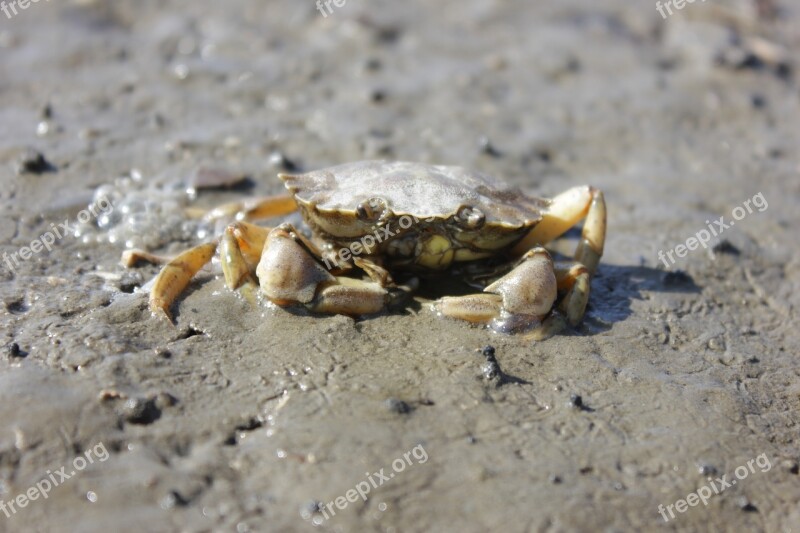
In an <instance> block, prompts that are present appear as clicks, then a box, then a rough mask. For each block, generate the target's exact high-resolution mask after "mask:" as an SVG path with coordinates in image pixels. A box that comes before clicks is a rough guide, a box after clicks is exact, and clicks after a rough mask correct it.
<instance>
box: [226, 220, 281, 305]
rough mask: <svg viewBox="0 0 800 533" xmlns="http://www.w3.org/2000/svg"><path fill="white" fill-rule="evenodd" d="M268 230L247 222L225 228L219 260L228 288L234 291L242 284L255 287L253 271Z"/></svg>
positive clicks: (236, 223)
mask: <svg viewBox="0 0 800 533" xmlns="http://www.w3.org/2000/svg"><path fill="white" fill-rule="evenodd" d="M270 230H271V228H265V227H262V226H256V225H254V224H248V223H247V222H234V223H232V224H229V225H228V227H226V228H225V232H224V233H223V235H222V243H221V244H222V246H221V249H220V259H221V262H222V273H223V274H224V275H225V284H226V285H227V286H228V288H230V289H231V290H236V289H238V288H239V287H240V286H242V285H243V284H246V285H247V286H248V287H255V286H256V283H255V280H254V279H253V271H254V270H255V267H256V265H257V264H258V261H259V259H260V258H261V254H262V253H263V250H264V246H265V243H266V241H267V235H269V232H270Z"/></svg>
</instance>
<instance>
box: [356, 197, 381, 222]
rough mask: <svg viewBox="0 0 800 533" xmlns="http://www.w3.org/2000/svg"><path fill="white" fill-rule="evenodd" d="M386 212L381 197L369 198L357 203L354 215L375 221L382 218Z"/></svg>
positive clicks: (368, 220)
mask: <svg viewBox="0 0 800 533" xmlns="http://www.w3.org/2000/svg"><path fill="white" fill-rule="evenodd" d="M386 212H387V208H386V202H385V201H384V199H383V198H370V199H369V200H366V201H364V202H361V203H360V204H358V207H356V215H358V218H360V219H361V220H364V221H367V222H375V221H377V220H379V219H380V218H382V217H383V216H384V214H385V213H386Z"/></svg>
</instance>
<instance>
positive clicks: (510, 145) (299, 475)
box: [0, 0, 800, 532]
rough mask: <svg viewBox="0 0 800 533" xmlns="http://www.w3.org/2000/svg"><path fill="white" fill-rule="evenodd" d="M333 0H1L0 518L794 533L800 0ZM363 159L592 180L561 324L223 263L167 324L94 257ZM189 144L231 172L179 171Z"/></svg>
mask: <svg viewBox="0 0 800 533" xmlns="http://www.w3.org/2000/svg"><path fill="white" fill-rule="evenodd" d="M331 6H332V7H333V10H332V12H331V13H329V14H328V16H326V17H325V16H323V15H322V14H321V13H320V12H319V11H317V10H316V9H315V6H314V4H313V3H312V2H269V3H261V2H252V1H247V2H245V1H232V2H225V3H224V4H223V3H221V2H211V1H207V0H203V1H188V0H185V1H168V2H158V3H156V2H136V3H134V2H112V1H110V0H109V1H91V0H89V1H81V2H49V3H45V2H39V3H36V4H30V5H29V7H28V8H27V9H24V10H20V11H19V13H18V14H17V15H14V16H13V17H11V18H8V17H7V16H5V15H3V14H2V13H1V12H0V98H2V100H0V101H2V105H0V124H2V125H3V127H2V128H0V183H2V185H3V187H0V203H2V214H0V222H2V223H0V254H8V255H4V256H3V261H2V262H0V277H2V284H0V297H2V303H3V307H2V313H0V323H2V332H3V337H4V339H3V345H4V355H3V357H0V428H2V432H0V501H2V502H5V503H6V504H7V503H8V502H14V503H15V504H16V507H15V508H14V509H15V510H14V511H13V512H11V511H9V513H8V514H9V516H8V517H7V516H5V515H4V514H2V513H4V511H3V510H2V509H0V531H10V532H11V531H63V530H76V531H77V530H80V531H89V532H91V531H108V530H114V531H140V530H148V531H308V530H312V529H314V527H318V528H319V529H322V530H331V531H342V532H345V531H386V532H392V531H393V532H405V531H490V530H495V531H501V530H502V531H511V532H514V531H520V532H521V531H576V530H578V531H598V530H604V531H628V530H631V531H633V530H638V531H648V530H659V531H662V530H666V531H708V530H718V531H744V530H754V531H774V532H789V531H797V529H798V528H800V507H799V506H798V501H800V477H799V476H798V461H800V445H799V443H798V435H799V434H800V371H798V368H800V366H799V365H798V353H797V348H798V340H800V339H799V337H800V334H798V331H797V328H796V324H797V309H798V303H800V297H799V296H798V293H799V292H800V247H799V246H798V236H797V231H796V227H795V226H796V223H797V205H798V200H800V179H798V177H800V159H798V153H797V147H798V146H800V142H799V141H800V129H798V127H797V126H798V124H800V109H799V108H800V97H799V96H798V95H800V91H799V90H798V85H797V72H796V69H797V63H796V58H797V56H798V52H799V51H800V30H799V29H798V28H800V24H798V21H800V4H799V3H798V2H796V1H792V2H780V3H778V6H777V11H774V12H773V10H772V9H771V7H770V6H772V3H771V2H766V1H765V2H758V3H754V2H749V1H747V2H745V1H738V2H723V1H716V0H714V1H709V2H705V3H694V4H686V5H685V7H684V8H683V9H681V10H676V11H675V12H674V14H673V15H671V16H667V18H666V19H665V18H662V16H661V15H660V14H659V12H658V11H657V9H656V8H655V4H654V3H650V2H644V3H640V5H635V6H634V5H633V4H632V3H631V2H624V1H622V0H613V1H608V2H588V1H583V0H582V1H569V2H558V3H556V2H549V3H546V4H545V3H542V4H539V3H537V4H533V3H531V2H524V1H522V0H519V1H514V2H499V1H491V0H461V1H458V2H455V1H445V2H437V3H436V6H437V7H433V3H425V2H421V1H418V2H403V3H398V2H386V1H383V2H369V3H362V2H356V1H355V0H348V1H347V2H346V3H344V4H343V5H342V6H341V7H336V6H335V5H334V4H331ZM757 6H760V8H758V7H757ZM372 158H388V159H399V160H411V161H422V162H427V163H438V164H453V165H462V166H466V167H469V168H474V169H476V170H480V171H482V172H485V173H487V174H491V175H494V176H498V177H500V178H502V179H504V180H506V181H508V182H509V183H511V184H513V185H517V186H520V187H522V188H523V189H524V190H525V191H527V192H529V193H531V194H538V195H542V196H547V197H550V196H553V195H555V194H558V193H559V192H561V191H563V190H565V189H567V188H569V187H572V186H576V185H582V184H592V185H594V186H596V187H598V188H600V189H602V190H603V191H604V193H605V197H606V201H607V203H608V207H609V218H608V238H607V241H606V248H605V255H604V257H603V261H602V264H601V266H600V269H599V272H598V274H597V276H596V277H595V279H594V281H593V286H592V295H591V301H590V304H589V308H588V311H587V315H586V318H585V320H584V321H583V323H582V324H580V325H579V326H578V327H577V328H575V329H574V330H571V331H568V332H566V333H564V334H561V335H558V336H556V337H554V338H552V339H549V340H546V341H543V342H529V341H523V340H522V339H520V338H519V337H514V336H504V335H498V334H494V333H492V332H490V331H488V330H486V329H481V328H475V327H470V326H469V325H466V324H464V323H461V322H457V321H449V320H441V319H438V318H437V317H436V316H435V315H434V314H433V313H432V312H431V310H430V309H429V306H428V305H427V302H428V301H429V300H430V299H431V298H433V297H435V296H436V292H435V288H434V289H432V288H431V287H428V288H427V289H426V290H425V291H423V292H422V293H421V294H420V295H419V297H418V298H417V299H416V300H415V301H414V302H413V303H412V304H411V305H409V306H408V307H407V309H406V310H405V311H404V312H399V313H393V314H387V315H383V316H379V317H374V318H369V319H365V320H358V321H354V320H353V319H350V318H347V317H342V316H334V317H319V316H311V315H309V314H307V313H299V312H295V313H291V312H288V311H286V310H282V309H279V308H276V307H274V306H268V305H262V306H260V307H258V308H253V307H252V306H251V305H250V304H249V303H248V302H247V301H245V300H244V299H242V298H240V297H239V296H237V295H236V294H234V293H232V292H230V291H228V290H227V289H225V287H224V281H223V279H222V277H221V276H220V275H219V267H218V265H213V266H212V267H211V268H209V269H208V270H207V271H205V272H203V273H201V275H200V276H199V277H198V279H197V281H196V282H195V283H193V284H192V285H191V287H190V289H189V290H188V291H187V293H186V294H185V296H184V297H183V298H182V299H181V300H180V301H179V302H178V304H177V305H176V307H175V310H176V325H175V326H172V325H170V324H168V323H166V322H164V321H159V320H156V319H154V318H152V317H151V316H150V313H149V310H148V309H147V294H146V292H147V291H146V283H147V282H148V281H149V280H150V279H152V277H153V276H154V275H155V274H156V272H157V271H158V268H157V267H155V266H147V265H145V266H140V267H137V268H135V269H132V270H126V269H124V268H123V267H122V266H120V265H119V257H120V254H121V253H122V251H123V250H124V249H125V246H126V242H127V241H129V240H130V241H131V242H130V244H135V245H137V246H147V247H149V248H151V249H152V250H153V251H156V252H160V253H166V254H171V253H176V252H178V251H180V250H183V249H186V248H187V247H189V246H191V245H193V244H195V243H197V242H200V241H199V240H198V239H197V238H196V230H197V226H196V224H193V223H191V222H189V223H187V224H184V222H185V219H184V218H183V216H182V215H181V212H182V210H183V209H184V208H186V207H200V208H207V207H210V206H214V205H218V204H220V203H224V202H228V201H232V200H235V199H237V198H241V197H243V196H248V195H258V194H273V193H277V192H280V191H281V189H282V185H281V184H280V183H279V181H278V180H277V179H276V177H275V176H276V174H277V173H278V172H280V171H282V170H285V169H286V168H287V167H291V168H296V169H299V170H311V169H316V168H322V167H325V166H328V165H333V164H338V163H342V162H347V161H354V160H361V159H372ZM203 169H206V170H207V169H222V170H223V171H225V172H227V173H230V174H231V176H238V175H241V176H247V177H248V181H247V182H245V183H244V184H241V185H239V186H238V187H236V188H234V189H231V190H201V191H199V192H198V193H197V195H196V197H189V196H187V195H186V194H185V185H186V184H187V183H189V182H190V181H191V179H192V177H193V176H196V174H197V173H198V171H202V170H203ZM98 191H99V192H98ZM104 193H106V194H109V195H110V198H113V199H114V202H115V208H114V213H113V214H112V215H109V216H110V217H111V218H109V219H107V220H106V219H102V216H101V215H102V213H98V216H97V217H95V216H94V214H92V216H91V217H89V219H88V220H87V221H86V224H82V225H81V224H79V217H81V215H80V213H81V211H82V210H85V209H87V207H88V206H89V205H90V204H91V203H92V201H93V198H95V199H96V198H97V197H99V196H100V195H102V194H104ZM759 193H760V194H761V198H762V199H763V200H764V202H763V203H762V202H761V200H758V199H756V198H755V197H756V195H758V194H759ZM748 201H749V202H750V203H749V206H750V207H751V208H753V209H752V212H747V213H746V215H745V216H743V217H742V218H741V219H739V220H735V215H736V214H741V211H736V212H734V210H735V209H736V208H737V207H744V206H745V202H748ZM123 206H127V207H129V208H130V209H131V213H124V212H123ZM759 206H765V207H763V209H762V208H760V207H759ZM135 213H144V215H141V216H138V217H134V218H133V219H130V216H131V215H133V214H135ZM87 216H88V215H87ZM116 216H118V217H119V218H118V219H117V218H113V217H116ZM721 216H722V217H724V220H725V224H726V225H729V227H727V228H726V229H724V231H723V233H722V234H719V235H717V236H714V237H713V239H711V241H710V243H709V246H708V248H707V249H704V248H703V247H698V246H697V245H696V244H695V247H696V248H697V249H695V250H692V251H688V247H691V243H689V242H688V239H689V238H692V237H697V236H698V234H699V232H700V231H701V230H706V229H707V228H709V224H710V225H711V226H712V227H714V228H717V226H716V224H715V223H714V221H716V220H718V219H719V217H721ZM84 218H86V217H84ZM707 221H708V222H707ZM732 221H733V222H735V224H729V223H730V222H732ZM65 222H66V224H67V226H80V228H79V232H80V233H81V237H79V238H76V237H74V236H73V235H68V236H64V237H63V238H58V239H53V241H54V242H53V243H52V244H50V245H49V246H50V248H51V249H50V250H47V249H46V248H44V246H43V245H42V246H41V247H40V246H38V245H33V244H32V243H33V241H34V240H40V236H43V235H44V234H45V233H47V232H48V231H53V228H54V227H55V228H57V227H58V225H59V224H62V223H65ZM51 224H53V226H51ZM98 224H100V225H102V226H103V227H98ZM72 229H73V230H75V229H76V228H72ZM709 231H710V230H709ZM570 237H571V238H570V239H567V242H564V243H558V244H557V245H556V246H555V247H554V249H556V250H558V251H561V252H563V253H570V251H571V250H572V249H573V248H574V245H575V239H574V238H572V237H574V236H573V235H570ZM110 241H113V242H110ZM40 242H41V240H40ZM679 245H681V246H687V248H686V249H681V250H678V249H677V247H678V246H679ZM34 246H36V247H37V248H41V249H40V250H39V251H38V252H35V253H34V251H33V250H31V251H30V257H29V258H28V259H27V260H23V259H22V258H21V256H17V257H19V258H20V263H19V266H16V265H15V267H14V268H13V269H9V268H8V263H7V262H6V260H5V258H6V257H11V256H12V255H13V254H14V253H17V254H19V253H20V250H21V249H22V248H23V247H28V248H32V247H34ZM659 251H663V252H668V251H671V252H673V257H675V259H676V261H675V263H674V264H668V265H665V263H664V261H662V260H660V259H659V254H658V253H659ZM26 255H27V254H26ZM679 255H685V257H678V256H679ZM12 261H13V259H12ZM667 262H668V263H670V261H669V259H667ZM143 286H144V287H145V289H142V287H143ZM486 346H492V347H493V348H494V353H495V359H496V366H494V367H492V365H491V362H490V361H487V357H486V356H485V355H484V354H483V353H482V350H483V349H484V347H486ZM487 364H489V366H490V368H488V369H487V368H486V365H487ZM87 450H94V451H95V453H94V455H93V458H94V459H95V460H94V461H93V462H91V463H88V464H85V465H83V466H84V467H83V468H80V466H81V464H82V463H81V461H77V459H79V458H80V457H87V456H86V455H85V454H84V452H85V451H87ZM103 450H107V452H108V453H107V455H104V454H102V453H101V452H102V451H103ZM103 457H105V459H102V458H103ZM101 459H102V460H101ZM748 462H750V466H749V467H748V466H747V465H748ZM401 466H402V468H400V467H401ZM62 467H66V469H65V470H64V472H65V473H66V474H69V473H70V472H73V471H74V475H70V476H69V478H68V479H63V480H61V479H59V478H49V475H50V474H51V473H54V472H56V471H59V469H61V468H62ZM395 467H397V468H395ZM742 467H744V470H742V469H741V468H742ZM378 473H381V475H380V476H378V475H377V474H378ZM390 474H394V476H393V477H392V476H390ZM740 474H741V476H740ZM53 475H55V474H53ZM723 476H726V477H725V481H726V483H730V486H728V487H724V485H723V484H722V483H721V481H717V480H720V478H722V477H723ZM43 479H54V480H55V481H59V483H58V484H57V485H56V486H54V487H52V489H51V490H50V491H49V493H48V494H47V498H44V497H42V494H41V493H40V492H38V493H37V491H38V490H39V489H36V490H34V491H33V492H30V493H29V490H30V489H31V488H35V487H37V485H36V484H37V483H41V481H42V480H43ZM55 481H54V482H53V484H55ZM733 481H736V483H735V484H734V483H733ZM365 482H368V485H367V486H368V487H369V493H368V494H367V495H366V501H365V500H364V499H363V498H362V497H361V496H360V495H359V493H358V492H357V491H358V490H361V491H362V492H364V491H365V490H366V489H365V488H364V486H365V485H364V483H365ZM42 488H43V487H42ZM709 489H711V490H712V492H713V494H711V495H710V496H707V497H706V498H705V501H706V503H705V504H704V503H703V502H702V501H701V502H698V500H697V498H694V497H691V496H690V494H691V493H697V494H699V495H705V494H706V493H707V492H708V491H709ZM348 491H350V492H348ZM24 494H30V495H31V496H34V495H35V496H36V498H37V499H36V500H33V501H26V499H25V498H27V496H26V497H25V498H23V499H22V500H19V501H23V502H25V507H22V506H21V504H18V503H17V501H18V499H17V498H18V495H24ZM348 497H349V498H350V500H349V501H348ZM337 498H338V504H337ZM678 500H688V503H684V504H681V503H680V502H678ZM676 502H677V503H676ZM692 502H694V505H692V506H689V504H691V503H692ZM659 505H662V506H664V511H662V512H660V511H659ZM676 505H677V507H676ZM668 506H672V507H671V511H668V510H667V507H668ZM681 509H683V512H680V510H681ZM334 512H335V515H334V514H333V513H334ZM669 512H672V513H673V514H674V518H673V517H671V516H670V515H669ZM665 516H666V517H667V519H668V521H666V522H665V519H664V517H665Z"/></svg>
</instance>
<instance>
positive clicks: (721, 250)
mask: <svg viewBox="0 0 800 533" xmlns="http://www.w3.org/2000/svg"><path fill="white" fill-rule="evenodd" d="M712 250H713V251H714V253H715V254H728V255H739V254H740V253H741V252H740V251H739V249H738V248H737V247H736V246H734V245H733V244H731V242H730V241H729V240H727V239H723V240H721V241H720V242H718V243H717V244H716V245H714V247H713V248H712Z"/></svg>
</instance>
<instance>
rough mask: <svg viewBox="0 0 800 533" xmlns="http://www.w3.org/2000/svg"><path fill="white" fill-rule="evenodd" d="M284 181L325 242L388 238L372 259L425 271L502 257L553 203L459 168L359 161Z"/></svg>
mask: <svg viewBox="0 0 800 533" xmlns="http://www.w3.org/2000/svg"><path fill="white" fill-rule="evenodd" d="M279 177H280V178H281V179H282V180H283V182H284V184H285V185H286V188H287V189H288V190H289V191H290V192H291V193H292V194H293V195H294V199H295V201H296V202H297V205H298V208H299V210H300V212H301V214H302V216H303V218H304V220H305V222H306V224H308V226H309V227H310V228H311V230H312V232H313V233H314V235H315V237H317V238H318V239H321V240H322V241H324V242H326V243H330V244H332V245H334V246H339V247H346V246H348V245H349V244H350V243H352V242H355V241H358V240H361V239H363V238H364V237H365V236H367V235H373V236H376V237H379V236H380V235H384V236H388V238H386V239H383V240H379V241H378V243H377V246H376V247H375V248H374V249H371V250H370V252H369V255H373V256H375V255H377V256H381V257H382V258H384V259H385V260H386V261H387V262H388V263H390V264H392V265H394V266H403V265H405V266H408V267H416V268H422V269H433V270H441V269H443V268H447V267H448V266H450V264H451V263H452V262H453V261H471V260H476V259H481V258H486V257H490V256H493V255H496V254H499V253H501V252H503V251H505V250H507V249H508V248H510V247H511V246H513V245H514V244H515V243H516V242H518V241H519V240H520V239H522V238H523V237H524V236H525V235H526V234H527V233H528V232H529V231H530V230H531V229H532V228H533V227H534V226H535V225H536V224H537V223H538V222H539V221H541V220H542V215H543V212H544V211H546V208H547V207H548V206H549V205H550V201H549V200H545V199H541V198H534V197H530V196H527V195H525V194H524V193H522V192H521V191H519V190H516V189H509V188H508V187H507V186H506V185H504V184H503V183H502V182H500V181H498V180H496V179H494V178H492V177H490V176H487V175H485V174H481V173H477V172H473V171H470V170H467V169H464V168H461V167H456V166H439V165H425V164H420V163H410V162H403V161H399V162H387V161H359V162H355V163H348V164H344V165H339V166H335V167H329V168H325V169H321V170H315V171H312V172H308V173H306V174H300V175H287V174H281V175H280V176H279ZM412 222H413V223H412ZM384 228H385V229H384ZM376 229H377V230H382V231H377V232H376ZM386 229H388V231H386Z"/></svg>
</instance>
